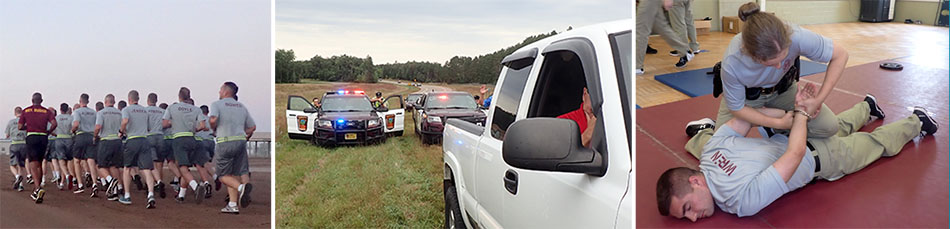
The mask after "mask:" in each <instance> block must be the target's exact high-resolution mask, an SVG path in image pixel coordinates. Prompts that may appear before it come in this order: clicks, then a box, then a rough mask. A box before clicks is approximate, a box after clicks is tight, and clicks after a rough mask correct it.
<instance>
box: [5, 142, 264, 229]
mask: <svg viewBox="0 0 950 229" xmlns="http://www.w3.org/2000/svg"><path fill="white" fill-rule="evenodd" d="M3 156H4V157H6V155H3ZM250 163H251V165H250V166H251V168H250V169H251V174H252V176H251V183H252V184H254V189H253V191H252V193H251V199H252V202H251V204H250V205H249V206H248V207H247V208H242V209H241V214H240V215H231V214H222V213H220V212H219V211H220V210H221V208H222V207H224V205H225V202H224V197H225V196H226V195H227V191H226V190H225V189H224V187H222V188H221V190H219V191H215V192H214V196H212V197H211V198H210V199H204V200H203V201H202V203H201V204H200V205H197V204H195V200H194V196H193V195H192V192H191V190H189V192H188V195H187V196H186V201H185V202H184V203H181V204H179V203H176V202H175V199H174V198H173V196H172V195H174V193H173V192H171V189H170V188H168V187H169V186H167V185H166V192H167V193H168V196H167V197H166V198H165V199H162V198H157V200H156V208H155V209H145V196H146V194H147V193H148V192H147V191H138V190H134V191H132V205H123V204H120V203H119V202H117V201H108V200H106V199H105V197H104V195H103V193H102V192H100V193H99V194H100V197H96V198H89V190H88V189H87V190H86V192H85V193H83V194H81V195H80V194H73V193H72V192H67V191H60V190H59V189H57V188H56V186H55V185H50V184H47V185H46V190H47V194H46V197H45V198H44V201H43V203H42V204H34V203H33V201H32V200H31V199H30V191H28V190H30V189H32V185H26V184H24V188H25V190H23V192H17V191H16V190H13V189H11V188H12V186H13V185H12V184H13V177H12V176H11V175H10V170H9V169H8V168H9V167H7V166H4V168H3V171H2V173H0V174H2V175H0V228H22V227H37V228H61V227H97V228H98V227H124V228H131V227H134V228H143V227H163V228H182V227H187V228H194V227H232V228H234V227H240V228H248V227H263V228H270V225H271V224H270V209H271V198H270V195H271V187H272V182H271V180H270V177H271V172H270V171H271V169H270V167H271V166H270V165H271V163H270V158H251V160H250ZM166 172H167V174H171V172H168V171H167V170H166ZM166 176H168V175H166ZM168 180H170V179H167V178H166V179H163V181H165V182H167V181H168ZM212 186H213V185H212ZM132 188H133V189H135V187H134V185H133V187H132ZM157 195H158V193H156V196H157Z"/></svg>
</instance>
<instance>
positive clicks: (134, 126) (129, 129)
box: [122, 104, 149, 137]
mask: <svg viewBox="0 0 950 229" xmlns="http://www.w3.org/2000/svg"><path fill="white" fill-rule="evenodd" d="M148 118H149V117H148V111H147V110H146V109H145V107H143V106H142V105H138V104H131V105H129V106H127V107H125V109H122V119H129V123H128V124H126V126H125V135H126V136H129V137H137V136H141V137H144V136H145V135H147V134H148V121H149V120H148Z"/></svg>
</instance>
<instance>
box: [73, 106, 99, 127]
mask: <svg viewBox="0 0 950 229" xmlns="http://www.w3.org/2000/svg"><path fill="white" fill-rule="evenodd" d="M72 121H73V122H75V121H79V128H78V129H77V130H76V131H79V132H86V133H90V134H92V132H93V131H95V130H96V110H93V109H91V108H89V107H80V108H79V109H76V110H74V111H73V120H72Z"/></svg>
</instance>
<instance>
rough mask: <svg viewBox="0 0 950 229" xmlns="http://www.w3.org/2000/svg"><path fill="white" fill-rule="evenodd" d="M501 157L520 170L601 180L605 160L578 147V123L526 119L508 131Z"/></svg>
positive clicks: (548, 119)
mask: <svg viewBox="0 0 950 229" xmlns="http://www.w3.org/2000/svg"><path fill="white" fill-rule="evenodd" d="M501 152H502V157H503V158H504V160H505V162H506V163H508V164H509V165H511V166H514V167H516V168H521V169H530V170H541V171H555V172H570V173H584V174H588V175H593V176H603V175H604V174H606V173H607V163H606V158H604V157H603V156H602V155H601V154H600V153H598V152H597V151H595V150H594V149H591V148H587V147H584V146H583V145H582V144H581V132H580V130H579V129H578V126H577V123H575V122H574V121H572V120H569V119H559V118H529V119H523V120H519V121H516V122H514V123H513V124H511V126H510V127H508V131H507V133H505V139H504V143H502V151H501Z"/></svg>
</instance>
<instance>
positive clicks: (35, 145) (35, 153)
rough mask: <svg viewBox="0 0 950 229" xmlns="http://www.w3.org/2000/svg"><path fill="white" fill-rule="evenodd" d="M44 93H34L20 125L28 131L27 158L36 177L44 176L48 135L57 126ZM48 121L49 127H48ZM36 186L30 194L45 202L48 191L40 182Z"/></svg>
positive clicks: (35, 200)
mask: <svg viewBox="0 0 950 229" xmlns="http://www.w3.org/2000/svg"><path fill="white" fill-rule="evenodd" d="M42 103H43V95H42V94H40V93H39V92H36V93H33V106H29V107H27V108H26V109H23V114H22V115H20V122H19V123H18V127H19V128H20V130H25V131H26V152H27V155H26V158H27V159H29V160H30V162H29V169H30V171H31V172H33V174H34V175H35V176H36V177H43V171H42V170H41V169H40V162H42V161H43V155H44V154H45V153H46V146H47V144H48V143H49V139H48V138H47V135H48V134H49V133H50V130H52V129H55V128H56V117H55V116H54V115H53V113H52V112H50V111H49V110H48V109H46V108H45V107H43V105H42ZM47 123H48V124H49V126H48V127H49V128H47ZM33 187H34V188H35V189H34V191H33V194H32V195H30V197H31V198H33V201H34V202H36V203H37V204H39V203H43V195H45V194H46V191H44V190H43V187H42V186H41V185H40V182H34V183H33Z"/></svg>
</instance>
